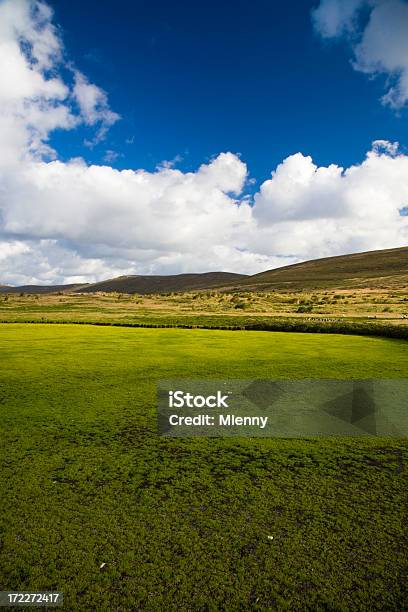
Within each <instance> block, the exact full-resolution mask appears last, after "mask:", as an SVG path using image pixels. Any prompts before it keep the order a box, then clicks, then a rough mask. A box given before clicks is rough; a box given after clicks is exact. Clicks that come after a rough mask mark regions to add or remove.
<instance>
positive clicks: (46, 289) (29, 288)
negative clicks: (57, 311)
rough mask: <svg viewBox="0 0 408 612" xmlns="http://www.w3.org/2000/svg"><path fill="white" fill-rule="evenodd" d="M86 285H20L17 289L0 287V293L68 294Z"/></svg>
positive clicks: (6, 286) (8, 286) (7, 286)
mask: <svg viewBox="0 0 408 612" xmlns="http://www.w3.org/2000/svg"><path fill="white" fill-rule="evenodd" d="M86 286H87V285H79V284H78V283H76V284H74V285H21V286H19V287H12V286H10V285H0V293H29V294H35V293H41V294H44V293H57V292H59V291H64V292H69V291H74V290H75V289H78V288H79V287H86Z"/></svg>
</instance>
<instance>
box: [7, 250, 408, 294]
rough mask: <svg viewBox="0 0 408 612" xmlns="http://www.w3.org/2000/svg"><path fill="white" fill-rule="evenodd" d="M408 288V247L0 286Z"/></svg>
mask: <svg viewBox="0 0 408 612" xmlns="http://www.w3.org/2000/svg"><path fill="white" fill-rule="evenodd" d="M359 287H365V288H369V287H372V288H381V287H384V288H392V287H399V288H401V287H407V288H408V247H401V248H398V249H386V250H383V251H367V252H365V253H353V254H351V255H340V256H338V257H324V258H323V259H314V260H311V261H305V262H302V263H298V264H293V265H291V266H285V267H283V268H276V269H275V270H267V271H266V272H261V273H259V274H254V275H253V276H247V275H245V274H233V273H230V272H206V273H203V274H175V275H170V276H119V277H118V278H113V279H109V280H105V281H102V282H100V283H94V284H84V285H79V284H77V285H54V286H40V285H26V286H23V287H8V286H4V285H0V293H55V292H59V291H64V292H76V293H95V292H97V291H101V292H113V291H116V292H118V293H139V294H147V293H172V292H183V291H194V290H205V289H219V290H222V291H233V290H243V291H270V290H272V289H277V290H282V291H284V290H289V291H290V290H294V291H297V290H301V289H305V290H308V289H324V288H328V289H331V288H338V289H341V288H359Z"/></svg>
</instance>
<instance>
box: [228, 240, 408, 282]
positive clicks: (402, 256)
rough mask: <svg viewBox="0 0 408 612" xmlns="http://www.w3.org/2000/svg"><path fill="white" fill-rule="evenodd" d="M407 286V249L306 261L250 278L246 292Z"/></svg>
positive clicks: (247, 280)
mask: <svg viewBox="0 0 408 612" xmlns="http://www.w3.org/2000/svg"><path fill="white" fill-rule="evenodd" d="M394 285H395V286H397V285H398V286H405V285H406V286H408V247H401V248H398V249H386V250H383V251H367V252H365V253H353V254H351V255H340V256H338V257H324V258H323V259H314V260H311V261H305V262H302V263H298V264H293V265H291V266H285V267H283V268H277V269H275V270H268V271H266V272H261V273H260V274H255V275H253V276H250V277H248V278H247V279H245V280H244V281H241V282H240V283H239V286H240V287H242V288H243V289H247V290H260V291H262V290H264V291H266V290H269V289H302V288H303V289H308V288H316V289H319V288H320V289H321V288H325V287H328V288H334V287H338V288H341V287H343V288H346V287H351V288H353V287H356V288H357V287H373V288H374V287H392V286H394Z"/></svg>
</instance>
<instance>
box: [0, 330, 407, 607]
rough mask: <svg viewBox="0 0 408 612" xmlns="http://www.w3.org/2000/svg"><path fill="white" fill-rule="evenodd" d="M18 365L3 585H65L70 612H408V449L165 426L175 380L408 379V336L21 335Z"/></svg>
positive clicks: (7, 426) (6, 470) (14, 338)
mask: <svg viewBox="0 0 408 612" xmlns="http://www.w3.org/2000/svg"><path fill="white" fill-rule="evenodd" d="M0 355H1V366H0V406H1V411H0V427H1V440H2V445H1V471H0V478H1V506H2V511H1V514H0V521H1V522H0V584H1V587H2V590H13V589H19V590H22V591H30V590H37V591H38V590H61V591H63V592H64V596H65V602H66V605H65V606H64V609H67V610H98V611H99V610H149V611H150V610H151V611H155V612H156V611H161V610H166V611H167V610H181V611H183V610H203V611H206V610H208V611H212V610H214V611H216V610H232V611H235V610H249V609H251V610H299V611H300V610H311V611H312V610H313V611H318V610H339V611H340V610H344V611H349V610H353V611H354V610H356V611H359V612H360V611H366V610H367V611H371V610H404V609H407V608H408V599H407V566H408V560H407V549H408V537H407V529H406V518H407V501H408V500H407V469H406V463H407V459H408V444H407V442H406V441H403V440H395V439H394V440H391V439H380V438H373V439H360V438H353V439H347V440H345V439H337V440H336V439H321V440H274V439H202V438H201V439H197V438H196V439H185V440H181V439H170V438H159V437H158V436H157V433H156V419H155V402H156V397H155V394H156V386H155V382H156V380H157V379H159V378H166V377H168V378H171V377H180V376H185V377H190V378H211V377H213V378H246V379H248V378H252V377H253V378H258V377H259V378H271V377H285V378H286V377H290V378H292V377H337V378H364V377H381V378H392V377H395V378H400V377H408V344H407V342H406V341H403V340H391V339H382V338H370V337H365V338H363V337H359V336H340V335H320V334H296V333H290V334H289V333H272V332H245V331H242V332H241V331H212V330H182V329H129V328H114V327H95V326H93V327H92V326H78V325H61V326H59V325H41V324H36V325H27V324H26V325H24V324H12V323H9V324H3V325H1V326H0ZM268 536H273V539H270V538H268ZM102 564H106V565H104V566H103V567H102V568H101V566H102Z"/></svg>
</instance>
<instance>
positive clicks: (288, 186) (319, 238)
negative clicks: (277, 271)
mask: <svg viewBox="0 0 408 612" xmlns="http://www.w3.org/2000/svg"><path fill="white" fill-rule="evenodd" d="M407 202H408V156H406V155H403V154H400V153H398V143H390V142H387V141H384V140H378V141H375V142H374V143H373V148H372V150H371V151H369V152H368V153H367V156H366V159H365V160H364V161H363V162H362V163H361V164H356V165H354V166H351V167H350V168H346V169H344V168H341V167H339V166H336V165H334V164H332V165H331V166H329V167H320V168H319V167H317V166H316V165H315V164H314V163H313V161H312V159H311V158H310V157H306V156H304V155H302V154H301V153H296V154H295V155H291V156H290V157H288V158H287V159H285V160H284V161H283V162H282V164H280V165H279V166H278V167H277V169H276V171H275V172H273V173H272V178H271V179H270V180H268V181H265V182H264V183H263V184H262V185H261V188H260V192H259V193H258V194H256V196H255V206H254V209H253V211H254V216H255V218H256V219H257V220H258V222H259V225H260V226H261V227H262V228H263V231H264V232H265V233H266V234H267V235H268V237H269V239H270V240H271V242H272V243H273V244H274V245H275V248H277V249H278V252H279V253H281V254H285V255H289V254H296V255H297V256H298V257H299V258H302V259H304V258H305V259H306V258H309V257H310V258H311V257H316V256H321V257H323V256H326V255H333V254H341V253H347V252H353V251H363V250H370V249H381V248H390V247H397V246H403V245H406V244H407V240H408V219H407V217H406V216H402V215H401V214H400V212H399V211H400V209H401V208H403V207H404V206H405V205H406V204H407ZM268 228H269V229H268Z"/></svg>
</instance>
